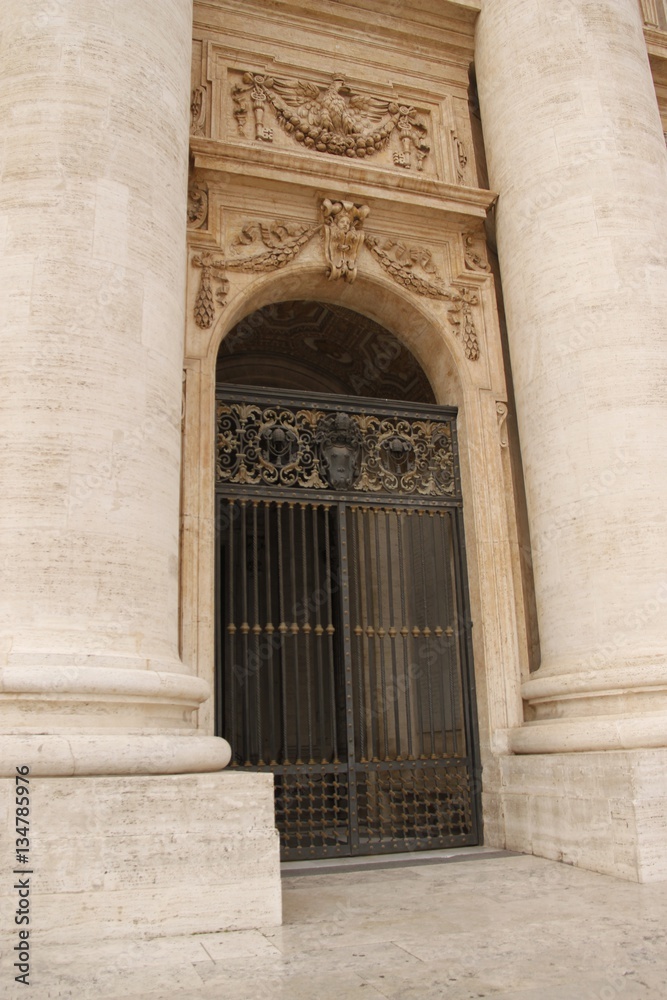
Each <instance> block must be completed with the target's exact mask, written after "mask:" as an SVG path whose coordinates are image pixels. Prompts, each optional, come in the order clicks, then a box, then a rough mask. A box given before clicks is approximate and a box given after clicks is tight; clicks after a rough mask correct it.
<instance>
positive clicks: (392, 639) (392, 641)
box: [384, 507, 403, 760]
mask: <svg viewBox="0 0 667 1000" xmlns="http://www.w3.org/2000/svg"><path fill="white" fill-rule="evenodd" d="M390 514H391V510H390V508H388V507H387V508H385V511H384V534H385V543H386V547H387V590H388V591H389V645H390V647H391V677H392V684H393V698H394V736H395V741H396V749H395V751H394V757H395V759H396V760H402V759H403V758H402V756H401V720H400V712H399V708H400V706H399V701H398V669H397V665H396V618H395V616H394V570H393V563H394V555H393V552H392V547H391V527H390V523H389V515H390Z"/></svg>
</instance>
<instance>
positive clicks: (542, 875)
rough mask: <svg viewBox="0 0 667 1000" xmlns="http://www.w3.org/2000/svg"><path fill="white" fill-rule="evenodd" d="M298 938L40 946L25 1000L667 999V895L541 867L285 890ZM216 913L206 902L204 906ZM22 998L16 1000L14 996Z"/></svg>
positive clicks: (308, 878)
mask: <svg viewBox="0 0 667 1000" xmlns="http://www.w3.org/2000/svg"><path fill="white" fill-rule="evenodd" d="M283 884H284V919H285V922H284V926H282V927H280V928H271V929H267V930H265V931H263V932H262V931H238V932H235V933H228V934H212V935H201V936H194V937H182V938H172V939H155V940H152V941H151V940H147V941H135V942H122V943H121V942H116V943H113V942H100V943H99V945H98V946H97V947H95V948H94V949H93V948H91V947H90V946H81V947H71V946H70V947H68V948H66V949H64V948H55V947H53V946H49V947H45V946H44V947H41V948H40V947H38V942H37V941H36V942H35V944H36V950H35V954H34V958H33V965H32V985H31V986H30V987H29V988H25V987H14V983H13V982H12V979H11V976H10V974H8V970H7V967H6V965H3V966H2V968H0V975H2V978H3V979H4V982H2V983H0V996H2V997H7V998H10V997H11V1000H14V997H15V996H16V997H23V998H26V1000H61V998H62V1000H64V998H68V1000H120V998H121V997H123V998H126V997H131V998H135V1000H378V998H379V1000H383V998H384V1000H434V998H440V997H446V998H447V1000H478V998H480V997H502V998H503V1000H617V998H624V1000H644V998H647V1000H649V998H656V1000H657V998H659V1000H664V998H665V997H667V884H659V885H636V884H634V883H629V882H622V881H618V880H616V879H613V878H609V877H607V876H605V875H596V874H593V873H591V872H587V871H581V870H579V869H576V868H571V867H568V866H566V865H562V864H558V863H556V862H550V861H544V860H542V859H539V858H533V857H522V856H517V855H508V856H503V857H498V856H497V855H496V856H494V855H493V854H491V853H489V854H487V855H486V856H485V855H483V854H482V855H479V856H477V857H470V858H468V859H466V860H465V861H458V862H457V863H444V864H430V865H419V866H411V867H397V868H388V869H387V868H385V869H377V870H372V871H368V870H359V871H352V872H350V871H344V872H335V871H333V872H332V873H331V874H330V873H329V872H327V873H326V874H319V873H315V874H304V875H298V876H291V877H287V878H285V879H284V882H283ZM202 904H203V905H205V901H202ZM6 987H9V988H8V989H7V988H6Z"/></svg>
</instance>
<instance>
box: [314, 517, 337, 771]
mask: <svg viewBox="0 0 667 1000" xmlns="http://www.w3.org/2000/svg"><path fill="white" fill-rule="evenodd" d="M311 510H312V512H313V561H314V564H315V650H316V659H317V677H316V685H317V704H318V709H319V713H320V722H319V726H318V732H319V734H320V735H319V740H320V747H319V748H320V751H321V752H320V758H321V762H322V763H323V764H326V763H328V758H329V756H330V755H329V753H327V752H325V745H326V719H325V717H324V670H323V667H322V641H323V636H324V629H323V627H322V612H321V604H322V592H321V590H320V539H319V529H318V525H317V522H318V518H319V513H320V507H319V505H318V504H313V505H312V506H311ZM335 724H336V720H335V719H333V720H332V725H334V726H335Z"/></svg>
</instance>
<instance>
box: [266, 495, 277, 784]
mask: <svg viewBox="0 0 667 1000" xmlns="http://www.w3.org/2000/svg"><path fill="white" fill-rule="evenodd" d="M264 539H265V554H266V625H265V626H264V631H265V632H266V634H267V636H268V638H267V640H266V642H267V647H268V660H269V662H268V671H267V674H268V685H269V764H270V765H271V766H275V765H276V764H277V763H278V761H277V747H276V692H275V683H276V676H275V663H274V658H273V654H274V651H275V646H274V639H273V635H274V632H275V625H274V624H273V607H272V605H273V600H272V591H271V501H270V500H265V501H264Z"/></svg>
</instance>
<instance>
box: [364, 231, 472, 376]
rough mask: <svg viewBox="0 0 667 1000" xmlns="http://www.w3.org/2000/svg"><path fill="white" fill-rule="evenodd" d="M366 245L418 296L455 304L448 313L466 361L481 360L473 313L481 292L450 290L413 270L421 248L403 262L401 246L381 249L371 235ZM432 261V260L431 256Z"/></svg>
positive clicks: (383, 265) (389, 271) (394, 245)
mask: <svg viewBox="0 0 667 1000" xmlns="http://www.w3.org/2000/svg"><path fill="white" fill-rule="evenodd" d="M366 246H367V247H368V249H369V250H370V251H371V253H372V254H373V256H374V257H375V259H376V260H377V261H378V262H379V263H380V264H381V265H382V267H383V268H384V269H385V271H386V272H387V274H389V275H390V276H391V277H392V278H393V279H394V281H397V282H399V283H400V284H401V285H403V286H404V287H405V288H409V289H410V290H411V291H413V292H416V293H417V294H418V295H425V296H427V297H428V298H432V299H445V300H448V301H450V302H451V303H452V306H451V308H450V310H449V312H448V319H449V322H450V323H451V324H452V326H453V327H454V328H455V331H456V333H457V334H458V336H460V337H461V340H462V341H463V349H464V352H465V356H466V358H468V360H469V361H477V360H478V358H479V341H478V339H477V330H476V329H475V319H474V316H473V312H472V307H473V306H476V305H478V304H479V297H478V295H477V292H476V291H474V289H470V288H466V287H464V286H461V287H457V288H447V287H445V285H443V283H442V280H441V279H440V278H439V277H438V275H437V274H436V275H434V278H435V279H437V280H429V278H425V277H422V276H421V275H419V274H416V273H415V272H414V270H413V269H412V261H413V259H415V255H417V259H419V256H418V255H419V253H420V248H414V249H413V250H411V251H410V252H409V254H408V260H407V261H401V260H400V259H397V256H396V249H395V248H396V247H397V246H400V245H398V244H395V243H393V242H392V241H389V240H388V241H387V242H386V243H384V244H383V245H382V246H381V245H380V241H379V239H378V238H377V237H376V236H371V235H368V236H367V237H366ZM401 249H402V248H401ZM392 251H393V253H392ZM422 253H428V251H422ZM401 256H403V254H401ZM428 259H429V260H430V255H429V257H428ZM433 270H435V269H433ZM427 273H429V274H432V273H433V272H432V271H429V272H427Z"/></svg>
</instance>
